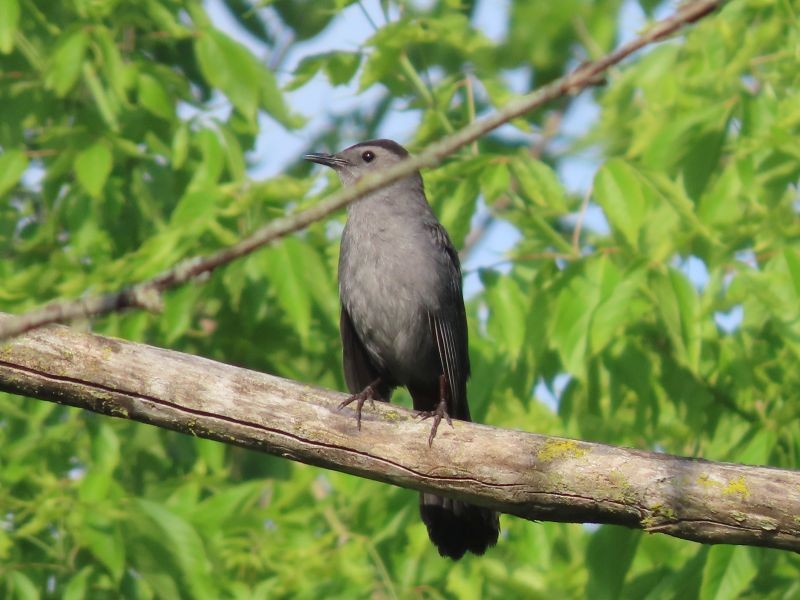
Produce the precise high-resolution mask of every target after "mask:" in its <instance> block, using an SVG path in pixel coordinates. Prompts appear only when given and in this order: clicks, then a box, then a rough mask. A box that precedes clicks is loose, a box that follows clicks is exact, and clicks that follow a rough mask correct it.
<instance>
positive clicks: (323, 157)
mask: <svg viewBox="0 0 800 600" xmlns="http://www.w3.org/2000/svg"><path fill="white" fill-rule="evenodd" d="M303 158H305V159H306V160H310V161H311V162H315V163H317V164H319V165H325V166H326V167H330V168H332V169H336V168H337V167H343V166H345V165H349V164H350V163H349V162H348V161H347V160H345V159H344V158H341V157H339V156H336V155H335V154H325V153H324V152H319V153H314V154H306V155H305V156H304V157H303Z"/></svg>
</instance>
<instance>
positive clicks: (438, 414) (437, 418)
mask: <svg viewBox="0 0 800 600" xmlns="http://www.w3.org/2000/svg"><path fill="white" fill-rule="evenodd" d="M417 416H418V417H419V418H420V419H422V420H423V421H424V420H425V419H430V418H431V417H433V425H432V426H431V434H430V435H429V436H428V447H429V448H430V447H431V446H433V438H435V437H436V430H437V429H439V423H441V422H442V419H445V420H446V421H447V424H448V425H450V427H452V426H453V420H452V419H451V418H450V414H449V413H448V412H447V400H446V399H445V398H441V399H440V400H439V404H438V405H437V406H436V408H435V409H434V410H423V411H420V412H419V413H417Z"/></svg>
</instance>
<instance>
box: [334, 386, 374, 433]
mask: <svg viewBox="0 0 800 600" xmlns="http://www.w3.org/2000/svg"><path fill="white" fill-rule="evenodd" d="M375 385H376V384H375V383H370V384H369V385H368V386H367V387H365V388H364V389H363V390H361V391H360V392H358V393H357V394H353V395H352V396H350V397H349V398H347V399H346V400H343V401H342V402H341V403H340V404H339V410H342V409H343V408H344V407H345V406H348V405H350V404H352V403H353V402H355V403H356V425H357V427H358V430H359V431H361V409H362V408H364V403H365V402H366V401H367V400H369V404H370V406H371V407H372V410H375V387H374V386H375Z"/></svg>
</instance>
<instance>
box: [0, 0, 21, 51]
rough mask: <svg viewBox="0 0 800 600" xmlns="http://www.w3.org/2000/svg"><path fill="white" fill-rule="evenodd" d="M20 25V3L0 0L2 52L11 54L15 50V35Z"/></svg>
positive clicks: (14, 0)
mask: <svg viewBox="0 0 800 600" xmlns="http://www.w3.org/2000/svg"><path fill="white" fill-rule="evenodd" d="M18 25H19V1H18V0H0V52H2V53H3V54H9V53H10V52H11V51H12V50H13V49H14V35H15V34H16V33H17V26H18Z"/></svg>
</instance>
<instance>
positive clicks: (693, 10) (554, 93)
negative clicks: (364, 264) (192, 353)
mask: <svg viewBox="0 0 800 600" xmlns="http://www.w3.org/2000/svg"><path fill="white" fill-rule="evenodd" d="M723 3H724V0H699V1H697V2H692V3H691V4H687V5H685V6H684V7H683V8H681V9H680V10H679V11H678V12H677V13H676V14H674V15H673V16H671V17H669V18H667V19H664V20H662V21H659V22H658V23H656V24H654V25H653V26H652V27H651V28H650V29H649V30H648V31H647V32H646V33H644V34H642V35H641V36H640V37H638V38H637V39H635V40H633V41H631V42H629V43H627V44H625V45H623V46H621V47H620V48H618V49H616V50H614V51H613V52H611V53H610V54H608V55H606V56H605V57H603V58H601V59H599V60H596V61H593V62H588V63H584V64H583V65H581V66H579V67H578V68H577V69H575V70H574V71H573V72H572V73H570V74H569V75H567V76H565V77H562V78H561V79H558V80H556V81H554V82H553V83H551V84H549V85H547V86H545V87H543V88H540V89H539V90H536V91H535V92H532V93H530V94H527V95H525V96H522V97H520V98H518V99H517V100H515V101H513V102H510V103H509V104H507V105H506V106H505V107H503V108H502V109H501V110H499V111H497V112H496V113H494V114H492V115H490V116H488V117H486V118H484V119H481V120H478V121H474V122H473V123H471V124H470V125H468V126H467V127H465V128H463V129H461V130H459V131H457V132H456V133H454V134H453V135H450V136H448V137H446V138H444V139H442V140H441V141H439V142H437V143H435V144H432V145H431V146H429V147H428V148H427V149H426V150H425V151H424V152H422V153H421V154H418V155H417V156H413V157H411V158H409V159H408V160H405V161H402V162H401V163H398V164H397V165H396V166H394V167H393V168H391V169H388V170H386V171H385V172H383V173H382V174H381V175H380V176H377V177H365V178H364V179H363V180H362V181H361V182H360V183H359V184H358V185H355V186H351V187H347V188H344V189H342V190H341V191H340V192H338V193H335V194H332V195H331V196H329V197H328V198H326V199H325V200H323V201H322V202H320V203H319V204H317V205H316V206H313V207H311V208H309V209H307V210H304V211H303V212H300V213H297V214H295V215H291V216H288V217H285V218H283V219H277V220H275V221H272V222H271V223H269V224H268V225H265V226H264V227H262V228H261V229H259V230H257V231H256V232H255V233H253V234H252V235H251V236H249V237H248V238H246V239H244V240H242V241H241V242H239V243H238V244H235V245H233V246H230V247H228V248H225V249H223V250H220V251H219V252H216V253H214V254H211V255H208V256H198V257H194V258H189V259H187V260H185V261H183V262H181V263H179V264H178V265H176V266H175V267H173V268H171V269H168V270H167V271H164V272H163V273H161V274H159V275H157V276H156V277H154V278H153V279H150V280H148V281H144V282H141V283H138V284H136V285H134V286H131V287H129V288H127V289H124V290H121V291H117V292H110V293H107V294H102V295H98V296H89V297H85V298H80V299H78V300H74V301H59V302H53V303H51V304H48V305H46V306H43V307H41V308H39V309H36V310H34V311H31V312H29V313H26V314H23V315H20V316H18V317H16V318H14V319H10V320H6V321H5V322H4V323H2V324H0V340H2V339H6V338H9V337H13V336H15V335H19V334H20V333H24V332H26V331H30V330H32V329H35V328H37V327H41V326H43V325H47V324H48V323H56V322H64V321H68V320H70V319H76V318H85V317H91V316H98V315H102V314H106V313H109V312H113V311H120V310H124V309H128V308H146V309H153V308H157V307H158V306H159V305H160V294H161V292H163V291H164V290H166V289H169V288H172V287H175V286H177V285H180V284H183V283H186V282H188V281H190V280H191V279H193V278H194V277H197V276H198V275H201V274H204V273H210V272H211V271H213V270H214V269H216V268H217V267H219V266H221V265H224V264H227V263H229V262H231V261H233V260H235V259H237V258H240V257H242V256H245V255H247V254H250V253H251V252H253V251H254V250H257V249H258V248H261V247H262V246H265V245H266V244H269V243H270V242H273V241H275V240H277V239H279V238H281V237H283V236H285V235H287V234H289V233H292V232H295V231H298V230H300V229H303V228H304V227H307V226H308V225H310V224H311V223H314V222H315V221H319V220H320V219H322V218H324V217H326V216H327V215H329V214H330V213H332V212H334V211H336V210H338V209H340V208H342V207H343V206H345V205H347V204H349V203H350V202H353V201H354V200H355V199H357V198H358V197H359V196H362V195H363V194H364V193H366V192H368V191H371V190H374V189H377V188H379V187H382V186H384V185H386V184H388V183H391V182H392V181H396V180H398V179H400V178H402V177H405V176H407V175H409V174H410V173H412V172H414V171H417V170H419V169H422V168H426V167H434V166H436V165H438V164H439V163H441V162H442V161H443V160H444V159H445V158H446V157H448V156H450V155H451V154H453V153H454V152H456V151H457V150H459V149H460V148H463V147H464V146H466V145H468V144H470V143H472V142H473V141H475V140H477V139H478V138H480V137H481V136H483V135H485V134H487V133H489V132H490V131H492V130H494V129H496V128H497V127H499V126H501V125H503V124H505V123H508V122H509V121H511V120H513V119H515V118H517V117H519V116H522V115H524V114H525V113H528V112H530V111H532V110H535V109H537V108H539V107H540V106H542V105H544V104H547V103H548V102H551V101H553V100H555V99H557V98H561V97H564V96H568V95H572V94H576V93H578V92H580V91H581V90H583V89H585V88H586V87H589V86H591V85H596V84H597V82H598V81H600V80H601V79H602V75H603V73H604V72H605V71H606V70H607V69H608V68H609V67H611V66H613V65H615V64H617V63H619V62H620V61H622V60H623V59H625V58H626V57H628V56H630V55H631V54H633V53H634V52H636V51H637V50H639V49H641V48H642V47H644V46H647V45H649V44H652V43H654V42H657V41H660V40H663V39H664V38H666V37H667V36H669V35H671V34H673V33H674V32H676V31H677V30H679V29H680V28H681V27H683V26H684V25H686V24H688V23H693V22H695V21H697V20H699V19H701V18H702V17H704V16H706V15H707V14H709V13H711V12H713V11H714V10H715V9H717V8H718V7H720V6H721V5H722V4H723Z"/></svg>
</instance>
